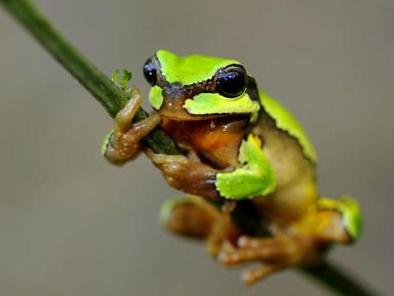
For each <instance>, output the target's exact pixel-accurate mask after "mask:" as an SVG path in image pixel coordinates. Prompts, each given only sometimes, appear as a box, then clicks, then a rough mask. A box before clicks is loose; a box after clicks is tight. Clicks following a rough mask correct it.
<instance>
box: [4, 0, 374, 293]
mask: <svg viewBox="0 0 394 296" xmlns="http://www.w3.org/2000/svg"><path fill="white" fill-rule="evenodd" d="M0 4H2V5H3V6H4V8H5V9H6V10H8V12H9V13H10V14H11V15H12V16H13V17H14V18H15V19H16V20H18V21H19V22H20V23H21V24H22V26H23V27H24V28H25V29H26V30H27V31H28V32H29V33H30V34H32V35H33V36H34V37H35V38H36V39H37V41H38V42H39V43H41V45H42V46H43V47H44V48H45V49H46V50H47V51H48V52H49V53H50V54H51V55H52V56H53V57H54V58H55V59H56V60H58V62H59V63H60V64H61V65H62V66H63V67H64V68H66V69H67V70H68V71H69V72H70V74H71V75H72V76H74V77H75V78H76V79H77V80H78V81H79V82H80V83H81V84H82V85H83V86H84V87H85V88H86V89H87V90H88V91H89V92H90V93H91V94H92V95H93V96H94V97H95V98H96V100H97V101H99V102H100V103H101V104H102V105H103V107H104V108H105V109H106V110H107V112H108V113H109V115H110V116H111V117H114V116H115V115H116V114H117V113H118V112H119V111H120V110H121V109H122V107H123V106H124V105H125V103H126V102H127V100H128V97H127V94H125V93H124V92H123V91H122V90H121V89H120V88H118V87H117V86H116V85H115V84H114V83H113V82H112V81H111V80H110V79H109V78H108V77H107V76H106V75H104V74H103V73H102V72H101V71H100V70H99V69H97V68H96V67H95V66H94V65H93V64H92V63H91V62H90V61H89V60H87V59H86V58H85V57H83V56H82V55H81V54H80V53H79V52H78V51H77V50H76V49H75V48H74V47H73V46H72V45H71V44H70V43H69V42H68V41H67V40H66V39H65V38H63V37H62V35H61V34H60V33H59V32H58V31H57V30H55V28H54V27H53V26H52V25H51V23H50V22H49V21H48V20H47V18H46V17H45V16H44V15H43V14H41V13H40V12H39V11H38V9H37V8H36V7H34V6H33V5H32V3H31V2H30V1H29V0H0ZM146 116H147V113H146V112H145V111H144V110H143V109H140V110H139V112H138V113H137V116H136V121H139V120H142V119H143V118H145V117H146ZM144 142H145V144H146V145H148V146H149V147H151V148H152V149H153V150H154V151H155V152H157V153H163V154H179V153H180V152H179V150H178V149H177V146H176V144H175V143H174V142H173V141H172V140H171V138H169V137H168V136H167V135H166V134H165V133H164V132H163V131H161V130H160V129H155V130H154V131H152V132H151V133H150V134H149V135H148V136H147V137H145V139H144ZM241 215H242V213H241ZM243 216H245V215H243ZM251 222H252V223H253V221H251ZM302 270H303V272H305V273H306V274H308V275H309V276H311V277H313V278H315V279H317V280H318V281H320V282H321V283H323V284H325V285H326V286H327V287H330V288H331V289H332V290H333V291H336V292H337V293H338V294H339V295H357V296H363V295H376V294H374V293H372V292H369V291H368V290H367V289H365V287H363V286H362V285H361V284H360V283H358V282H357V281H356V280H354V279H352V278H350V277H349V276H348V275H347V274H346V273H344V272H343V271H341V270H340V269H338V268H337V267H335V266H334V265H333V264H330V263H328V262H322V263H319V264H317V265H315V266H313V267H310V268H303V269H302Z"/></svg>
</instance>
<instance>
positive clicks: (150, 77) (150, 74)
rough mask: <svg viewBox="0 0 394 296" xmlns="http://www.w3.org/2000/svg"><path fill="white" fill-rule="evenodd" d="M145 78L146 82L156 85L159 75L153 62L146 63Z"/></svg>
mask: <svg viewBox="0 0 394 296" xmlns="http://www.w3.org/2000/svg"><path fill="white" fill-rule="evenodd" d="M144 76H145V79H146V81H148V82H149V84H150V85H155V83H156V79H157V75H156V69H155V68H154V66H153V65H152V62H151V60H148V61H146V63H145V64H144Z"/></svg>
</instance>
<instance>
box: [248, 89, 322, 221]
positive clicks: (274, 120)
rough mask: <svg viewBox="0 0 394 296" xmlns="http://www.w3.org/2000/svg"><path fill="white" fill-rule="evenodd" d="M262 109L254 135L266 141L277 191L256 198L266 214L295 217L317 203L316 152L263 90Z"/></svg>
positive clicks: (289, 115) (294, 122) (294, 121)
mask: <svg viewBox="0 0 394 296" xmlns="http://www.w3.org/2000/svg"><path fill="white" fill-rule="evenodd" d="M260 100H261V104H262V106H263V110H262V112H261V115H260V118H259V121H258V122H257V124H256V126H255V128H254V131H253V132H254V133H255V134H257V135H259V136H260V138H261V139H262V140H263V150H264V153H265V154H266V156H267V159H268V160H269V162H270V163H271V165H272V167H273V169H274V171H275V173H276V180H277V186H276V190H275V191H274V192H273V193H272V194H271V195H270V196H269V197H263V198H261V199H257V200H256V202H257V203H258V204H260V205H261V208H262V209H263V210H264V209H265V211H264V212H265V213H264V215H266V214H267V213H269V214H268V215H274V216H275V217H273V218H275V219H278V217H277V216H278V215H280V216H283V217H294V218H295V219H296V218H297V216H299V215H302V214H303V213H304V211H305V210H306V209H307V208H308V207H309V206H310V205H313V204H314V203H315V200H316V198H317V188H316V182H315V161H316V159H317V157H316V152H315V149H314V147H313V145H312V144H311V142H310V141H309V138H308V136H307V135H306V133H305V131H304V128H303V127H302V125H301V124H300V123H299V121H298V120H297V119H296V118H295V117H294V115H292V113H291V112H290V111H288V110H287V109H286V108H285V107H284V106H282V105H281V104H280V103H279V102H278V101H277V100H275V99H273V98H271V97H269V96H268V95H267V94H265V93H264V92H263V91H260Z"/></svg>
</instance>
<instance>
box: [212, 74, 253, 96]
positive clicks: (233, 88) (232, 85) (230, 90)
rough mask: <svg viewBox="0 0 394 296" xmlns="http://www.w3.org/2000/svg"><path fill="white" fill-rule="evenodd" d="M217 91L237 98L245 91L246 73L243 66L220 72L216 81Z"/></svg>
mask: <svg viewBox="0 0 394 296" xmlns="http://www.w3.org/2000/svg"><path fill="white" fill-rule="evenodd" d="M216 86H217V91H218V92H219V93H220V94H221V95H223V96H225V97H228V98H235V97H238V96H239V95H241V94H242V93H243V92H244V91H245V86H246V73H245V70H244V69H243V68H241V67H234V66H233V67H231V68H229V69H224V70H223V71H222V72H221V73H219V75H218V77H217V81H216Z"/></svg>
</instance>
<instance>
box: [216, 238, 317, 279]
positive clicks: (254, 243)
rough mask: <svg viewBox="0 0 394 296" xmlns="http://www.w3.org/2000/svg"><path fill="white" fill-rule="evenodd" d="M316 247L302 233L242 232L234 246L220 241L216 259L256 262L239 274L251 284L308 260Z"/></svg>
mask: <svg viewBox="0 0 394 296" xmlns="http://www.w3.org/2000/svg"><path fill="white" fill-rule="evenodd" d="M318 250H319V247H318V246H317V245H316V244H315V242H314V241H313V240H311V239H308V238H306V237H290V236H285V235H278V236H276V237H272V238H252V237H247V236H242V237H240V238H239V239H238V243H237V246H235V247H234V246H232V245H230V244H225V245H223V248H222V250H221V251H220V253H219V255H218V261H219V262H220V263H222V264H223V265H226V266H233V265H239V264H243V263H250V262H258V263H260V264H261V265H259V266H258V267H257V268H254V269H249V270H247V271H246V272H245V273H244V274H243V281H244V282H245V284H247V285H252V284H254V283H256V282H257V281H259V280H261V279H263V278H265V277H267V276H268V275H271V274H272V273H274V272H277V271H279V270H282V269H285V268H287V267H291V266H295V265H304V264H311V263H312V262H314V261H315V260H318V258H319V254H320V253H319V252H318Z"/></svg>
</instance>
